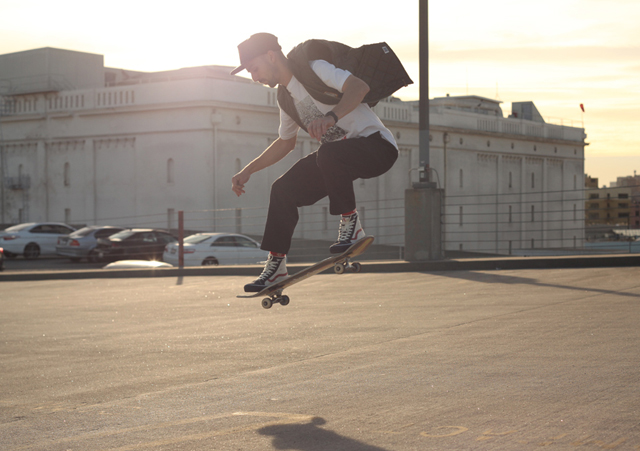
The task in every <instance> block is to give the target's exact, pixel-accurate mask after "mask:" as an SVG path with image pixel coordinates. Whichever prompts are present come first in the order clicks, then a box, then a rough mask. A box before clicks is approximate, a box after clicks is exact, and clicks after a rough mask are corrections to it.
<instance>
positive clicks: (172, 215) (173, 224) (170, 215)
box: [167, 208, 176, 230]
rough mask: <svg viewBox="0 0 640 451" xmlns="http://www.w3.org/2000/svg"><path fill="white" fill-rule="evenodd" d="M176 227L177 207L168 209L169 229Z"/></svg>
mask: <svg viewBox="0 0 640 451" xmlns="http://www.w3.org/2000/svg"><path fill="white" fill-rule="evenodd" d="M175 228H176V210H175V208H169V209H168V210H167V229H169V230H171V229H175Z"/></svg>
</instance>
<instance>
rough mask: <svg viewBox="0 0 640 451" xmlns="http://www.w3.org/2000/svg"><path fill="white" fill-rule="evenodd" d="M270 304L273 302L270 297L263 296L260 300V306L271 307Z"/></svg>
mask: <svg viewBox="0 0 640 451" xmlns="http://www.w3.org/2000/svg"><path fill="white" fill-rule="evenodd" d="M272 305H273V302H272V301H271V299H269V298H264V299H263V300H262V308H271V306H272Z"/></svg>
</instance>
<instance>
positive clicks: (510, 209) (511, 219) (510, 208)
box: [509, 205, 513, 223]
mask: <svg viewBox="0 0 640 451" xmlns="http://www.w3.org/2000/svg"><path fill="white" fill-rule="evenodd" d="M511 212H512V207H511V205H509V223H511V222H513V218H512V216H511Z"/></svg>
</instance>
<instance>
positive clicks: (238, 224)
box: [236, 208, 242, 233]
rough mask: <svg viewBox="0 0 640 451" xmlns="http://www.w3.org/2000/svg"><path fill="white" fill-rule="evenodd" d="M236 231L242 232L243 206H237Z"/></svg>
mask: <svg viewBox="0 0 640 451" xmlns="http://www.w3.org/2000/svg"><path fill="white" fill-rule="evenodd" d="M236 233H242V208H236Z"/></svg>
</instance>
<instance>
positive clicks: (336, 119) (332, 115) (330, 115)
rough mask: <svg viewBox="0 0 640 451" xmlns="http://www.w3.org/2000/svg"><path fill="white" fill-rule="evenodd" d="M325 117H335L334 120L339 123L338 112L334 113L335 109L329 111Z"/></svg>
mask: <svg viewBox="0 0 640 451" xmlns="http://www.w3.org/2000/svg"><path fill="white" fill-rule="evenodd" d="M324 116H325V117H327V116H329V117H332V118H333V121H334V122H335V123H336V124H337V123H338V115H337V114H336V113H334V112H333V111H329V112H328V113H327V114H325V115H324Z"/></svg>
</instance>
